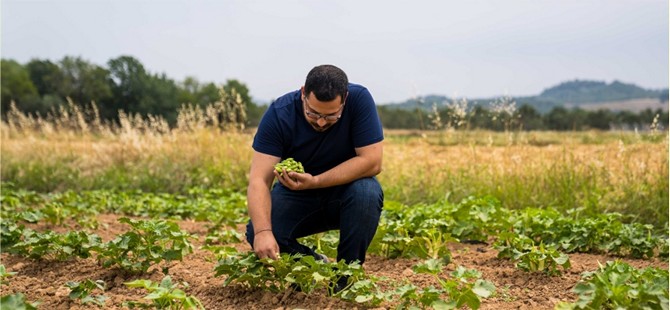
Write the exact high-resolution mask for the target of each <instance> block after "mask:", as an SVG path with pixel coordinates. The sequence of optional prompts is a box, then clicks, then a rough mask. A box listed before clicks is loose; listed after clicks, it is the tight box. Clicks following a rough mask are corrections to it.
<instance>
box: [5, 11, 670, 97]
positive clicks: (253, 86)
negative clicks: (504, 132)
mask: <svg viewBox="0 0 670 310" xmlns="http://www.w3.org/2000/svg"><path fill="white" fill-rule="evenodd" d="M0 9H1V11H2V37H1V38H2V48H1V52H2V58H5V59H14V60H16V61H18V62H20V63H23V64H25V63H26V62H28V61H29V60H30V59H32V58H40V59H49V60H52V61H58V60H61V59H62V58H63V57H64V56H81V57H82V58H84V59H86V60H88V61H90V62H92V63H95V64H98V65H101V66H106V63H107V61H108V60H110V59H112V58H116V57H118V56H121V55H131V56H134V57H136V58H137V59H139V60H140V61H141V62H142V64H144V66H145V68H146V69H147V70H148V71H150V72H152V73H165V74H167V75H168V76H169V77H170V78H173V79H175V80H177V81H182V80H183V79H184V78H185V77H187V76H193V77H196V78H197V79H198V80H200V81H201V82H216V83H224V82H225V81H226V80H227V79H238V80H240V81H241V82H243V83H246V84H247V86H248V87H249V89H250V92H251V95H252V96H253V97H254V99H256V100H259V101H269V100H270V99H272V98H276V97H278V96H280V95H282V94H284V93H286V92H288V91H291V90H294V89H297V88H299V87H300V86H301V85H302V84H303V83H304V78H305V75H306V74H307V72H308V71H309V70H310V69H311V68H312V67H314V66H315V65H319V64H325V63H328V64H334V65H336V66H339V67H340V68H342V69H343V70H345V72H346V73H347V75H348V76H349V80H350V81H351V82H354V83H359V84H363V85H365V86H367V87H368V89H370V91H371V93H372V95H373V97H375V99H376V101H377V103H388V102H399V101H404V100H406V99H408V98H410V97H413V96H417V95H427V94H443V95H447V96H450V97H453V96H456V97H468V98H477V97H479V98H481V97H494V96H501V95H511V96H522V95H536V94H539V93H540V92H541V91H542V90H543V89H545V88H548V87H551V86H554V85H556V84H558V83H560V82H563V81H567V80H574V79H589V80H599V81H605V82H612V81H613V80H619V81H623V82H626V83H635V84H637V85H639V86H642V87H645V88H664V87H668V59H669V54H670V53H669V52H668V38H669V35H668V1H667V0H599V1H596V0H525V1H524V0H505V1H501V0H489V1H478V0H474V1H473V0H469V1H465V0H462V1H440V0H425V1H422V0H412V1H393V0H392V1H388V0H387V1H365V0H357V1H356V0H339V1H318V0H311V1H295V0H293V1H291V0H287V1H253V0H247V1H243V0H240V1H226V0H221V1H202V0H190V1H187V0H184V1H129V0H111V1H103V0H88V1H65V0H58V1H55V0H54V1H17V0H2V2H1V8H0Z"/></svg>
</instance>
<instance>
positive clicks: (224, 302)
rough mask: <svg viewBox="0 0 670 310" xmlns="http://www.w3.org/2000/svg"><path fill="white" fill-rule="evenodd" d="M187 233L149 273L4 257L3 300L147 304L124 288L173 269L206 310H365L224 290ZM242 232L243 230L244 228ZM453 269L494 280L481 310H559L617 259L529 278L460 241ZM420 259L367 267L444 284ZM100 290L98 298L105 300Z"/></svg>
mask: <svg viewBox="0 0 670 310" xmlns="http://www.w3.org/2000/svg"><path fill="white" fill-rule="evenodd" d="M119 217H120V216H117V215H101V216H99V218H98V221H99V223H100V228H99V229H98V230H96V231H95V233H96V234H98V235H99V236H100V237H102V239H103V240H104V241H109V240H111V239H113V238H114V237H115V236H116V235H118V234H121V233H123V232H125V231H127V230H128V228H129V227H128V226H127V225H125V224H121V223H119V222H118V221H117V219H118V218H119ZM178 223H179V226H180V228H181V229H183V230H186V231H188V232H190V233H192V234H196V235H198V236H200V238H199V240H197V241H194V246H195V251H194V253H192V254H189V255H188V256H186V257H185V259H184V260H183V261H181V262H172V263H169V264H167V265H159V266H157V267H158V268H152V269H150V271H149V273H148V274H145V275H141V276H138V275H130V274H127V273H124V272H123V271H121V270H119V269H115V268H103V267H101V266H100V265H98V263H97V262H96V261H95V259H93V258H89V259H75V260H71V261H65V262H59V261H35V260H31V259H27V258H23V257H19V256H15V255H9V254H7V253H2V254H1V255H0V258H1V260H2V262H1V263H2V264H3V265H4V266H5V267H6V268H7V270H8V271H9V272H16V274H15V275H14V276H11V277H9V278H7V279H6V281H5V283H3V285H2V287H1V288H0V294H1V295H2V296H4V295H7V294H12V293H16V292H21V293H24V294H25V295H26V299H27V300H28V301H31V302H34V301H39V302H40V305H39V307H38V308H39V309H92V308H97V306H95V305H92V304H88V305H81V304H80V303H79V301H72V300H70V299H69V298H68V294H69V289H68V288H67V287H65V286H64V284H65V283H66V282H68V281H84V280H86V279H90V280H103V281H105V283H106V284H107V290H106V291H105V292H104V295H105V296H107V298H108V299H107V301H106V305H105V309H123V308H124V307H122V306H121V305H122V304H123V302H125V301H141V300H142V297H143V296H145V295H146V294H147V292H146V291H144V290H142V289H131V288H128V287H126V286H125V285H124V284H123V283H124V282H128V281H133V280H136V279H149V280H152V281H160V280H161V279H162V278H163V273H162V272H161V268H162V267H165V266H167V267H169V275H170V276H171V277H172V279H173V281H179V282H182V281H185V282H187V283H188V284H189V287H188V288H186V289H185V291H186V293H187V294H190V295H194V296H195V297H197V298H198V299H200V301H201V302H202V303H203V305H204V306H205V308H207V309H365V308H366V307H364V306H361V305H360V304H355V303H349V302H345V301H342V300H340V299H337V298H331V297H327V296H326V294H325V292H317V293H312V294H310V295H306V294H305V293H302V292H294V291H291V290H287V291H286V292H280V293H271V292H264V291H262V290H258V289H247V288H244V287H242V286H240V285H231V286H228V287H224V286H223V281H224V280H225V278H224V277H214V274H215V272H214V267H215V266H216V261H215V257H214V255H213V254H212V253H211V252H209V251H205V250H201V249H199V248H200V245H202V242H203V241H204V236H205V235H206V227H205V224H204V223H198V222H193V221H180V222H178ZM30 228H32V229H36V230H45V229H51V230H54V231H56V232H60V233H63V232H66V231H67V230H68V228H64V227H48V226H44V225H43V224H39V225H30ZM238 231H239V232H243V231H244V230H243V226H242V225H240V226H239V227H238ZM233 246H235V247H236V248H237V249H238V251H248V250H250V249H251V248H250V247H249V245H248V244H246V243H238V244H234V245H233ZM449 248H450V250H451V251H452V255H453V259H452V263H451V264H449V265H448V266H447V267H446V268H445V272H447V273H448V272H450V271H452V270H454V269H455V267H456V266H458V265H462V266H464V267H467V268H474V269H477V270H478V271H480V272H481V273H482V278H484V279H486V280H489V281H492V282H493V283H494V284H495V286H496V293H495V294H494V295H493V296H492V297H491V298H488V299H484V300H483V302H482V306H481V308H480V309H496V310H504V309H553V308H554V305H555V304H556V303H558V302H559V301H574V300H575V299H576V297H577V296H576V295H575V294H573V293H572V292H571V289H572V287H573V286H574V285H575V284H576V283H577V282H578V281H579V280H580V279H581V273H582V272H584V271H593V270H596V269H597V268H598V263H601V264H604V263H605V262H606V261H608V260H615V259H617V258H616V257H610V256H605V255H591V254H570V262H571V264H572V267H571V268H570V269H568V270H567V271H565V272H563V273H562V275H560V276H548V275H545V274H543V273H529V272H525V271H522V270H520V269H517V268H516V267H515V266H514V263H513V262H511V261H509V260H504V259H498V258H497V257H496V255H497V254H498V253H497V251H496V250H494V249H493V248H492V247H491V246H489V245H473V244H460V243H454V244H451V245H450V246H449ZM622 260H623V261H625V262H627V263H629V264H630V265H632V266H635V267H637V268H644V267H648V266H655V267H660V268H664V269H668V263H667V262H665V261H661V260H658V259H652V260H634V259H622ZM420 261H421V260H420V259H386V258H383V257H379V256H374V255H370V256H369V257H368V258H367V261H366V263H365V265H364V268H365V270H366V272H367V273H369V274H372V275H375V276H378V277H386V278H388V280H387V281H385V283H394V284H399V283H403V282H405V281H410V282H412V283H414V284H415V285H417V286H421V287H424V286H430V285H434V286H437V283H435V282H434V280H433V279H432V278H431V277H430V276H427V275H423V274H415V273H413V272H412V269H411V267H412V266H413V265H415V264H417V263H418V262H420ZM99 293H100V292H99V291H95V292H94V294H99ZM394 306H395V304H391V303H386V304H382V305H381V306H379V307H377V308H376V309H392V308H393V307H394Z"/></svg>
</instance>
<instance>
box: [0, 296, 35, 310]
mask: <svg viewBox="0 0 670 310" xmlns="http://www.w3.org/2000/svg"><path fill="white" fill-rule="evenodd" d="M38 305H39V303H37V302H35V303H29V302H27V301H26V296H25V295H23V294H21V293H16V294H11V295H5V296H2V298H0V309H15V310H37V306H38Z"/></svg>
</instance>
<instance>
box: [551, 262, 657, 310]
mask: <svg viewBox="0 0 670 310" xmlns="http://www.w3.org/2000/svg"><path fill="white" fill-rule="evenodd" d="M573 291H574V292H575V293H576V294H578V295H579V297H578V299H577V301H576V302H574V303H566V302H563V303H560V304H558V305H557V306H556V309H560V310H563V309H668V271H667V270H665V269H660V268H654V267H648V268H645V269H642V270H638V269H636V268H634V267H632V266H630V265H628V264H627V263H624V262H621V261H608V262H607V263H606V264H605V266H603V265H600V264H599V268H598V270H597V271H594V272H585V273H583V274H582V281H581V282H579V283H578V284H577V285H576V286H575V287H574V289H573Z"/></svg>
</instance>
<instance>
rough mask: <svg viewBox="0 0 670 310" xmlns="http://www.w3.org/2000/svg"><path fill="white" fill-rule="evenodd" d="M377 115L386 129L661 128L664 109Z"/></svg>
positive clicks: (384, 110)
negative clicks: (635, 111)
mask: <svg viewBox="0 0 670 310" xmlns="http://www.w3.org/2000/svg"><path fill="white" fill-rule="evenodd" d="M377 111H378V112H379V117H380V118H381V120H382V124H383V126H384V127H385V128H389V129H446V128H452V129H486V130H494V131H505V130H526V131H529V130H556V131H580V130H590V129H596V130H650V129H651V130H665V129H667V128H668V112H667V111H663V110H662V109H656V110H652V109H645V110H643V111H640V112H639V113H634V112H630V111H611V110H596V111H589V110H584V109H580V108H572V109H568V108H565V107H554V108H553V109H552V110H551V111H550V112H548V113H545V114H541V113H539V112H538V111H537V110H536V109H535V108H534V107H532V106H530V105H526V104H524V105H522V106H521V107H519V108H518V109H515V110H514V111H511V113H509V112H500V111H496V110H495V109H491V108H489V109H487V108H485V107H484V106H474V107H471V108H470V109H469V110H468V111H467V112H466V113H463V111H458V109H454V108H442V109H440V110H436V111H435V110H434V111H432V112H431V111H426V110H425V109H420V108H417V109H414V110H407V109H396V108H393V107H387V106H379V107H378V108H377Z"/></svg>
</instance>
